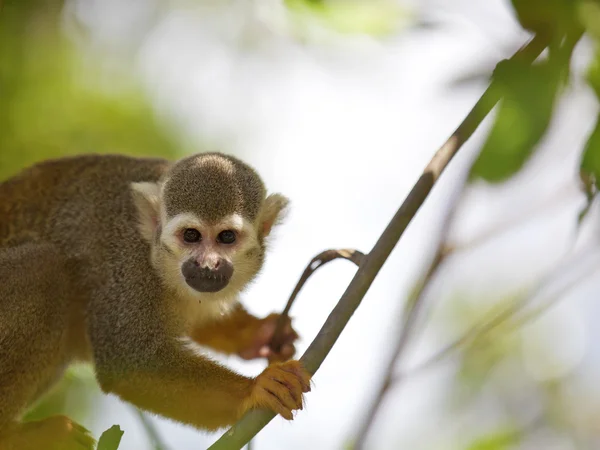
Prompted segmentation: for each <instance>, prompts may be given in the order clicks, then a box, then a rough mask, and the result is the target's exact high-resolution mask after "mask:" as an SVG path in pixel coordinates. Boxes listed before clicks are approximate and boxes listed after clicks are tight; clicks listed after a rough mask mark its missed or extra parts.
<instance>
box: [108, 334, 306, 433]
mask: <svg viewBox="0 0 600 450" xmlns="http://www.w3.org/2000/svg"><path fill="white" fill-rule="evenodd" d="M144 356H145V358H146V359H145V361H143V362H142V361H140V360H139V355H136V360H137V361H136V362H135V364H132V362H131V361H130V362H125V361H122V362H121V363H116V362H113V363H110V364H109V363H108V362H104V363H101V364H98V365H97V367H96V372H97V375H98V380H99V382H100V385H101V386H102V389H103V390H104V391H106V392H112V393H114V394H116V395H118V396H119V397H121V398H122V399H123V400H126V401H128V402H131V403H133V404H135V405H137V406H138V407H140V408H143V409H146V410H149V411H152V412H154V413H157V414H161V415H163V416H166V417H169V418H171V419H174V420H177V421H180V422H183V423H188V424H191V425H194V426H196V427H198V428H204V429H212V430H214V429H217V428H221V427H225V426H228V425H231V424H233V423H234V422H235V421H236V420H237V419H238V418H239V417H241V415H243V413H245V412H246V411H247V410H248V409H252V408H257V407H266V408H270V409H271V410H273V411H275V412H276V413H279V414H281V415H282V416H283V417H284V418H286V419H288V420H290V419H292V418H293V417H292V411H293V410H295V409H302V402H303V399H302V394H303V393H304V392H308V391H309V390H310V375H309V374H308V373H307V372H306V371H305V370H304V369H303V368H302V366H301V365H300V363H299V362H298V361H288V362H285V363H276V364H271V365H270V366H269V367H267V368H266V369H265V370H264V371H263V372H262V373H261V374H260V375H259V376H258V377H256V378H254V379H252V378H247V377H244V376H242V375H239V374H237V373H235V372H233V371H231V370H229V369H227V368H225V367H223V366H220V365H218V364H216V363H214V362H212V361H210V360H208V359H206V358H203V357H201V356H198V355H196V354H194V353H193V352H192V351H191V350H188V349H187V348H186V347H185V346H184V345H183V344H181V345H177V344H175V343H172V344H166V343H165V344H164V345H161V347H159V348H156V347H155V348H154V349H153V351H151V352H148V353H147V354H146V355H144ZM128 366H129V368H128V369H124V368H125V367H128Z"/></svg>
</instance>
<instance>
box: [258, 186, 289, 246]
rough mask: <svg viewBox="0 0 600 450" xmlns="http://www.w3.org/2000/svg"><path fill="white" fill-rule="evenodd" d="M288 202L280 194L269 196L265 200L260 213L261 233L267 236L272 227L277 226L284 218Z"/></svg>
mask: <svg viewBox="0 0 600 450" xmlns="http://www.w3.org/2000/svg"><path fill="white" fill-rule="evenodd" d="M289 203H290V201H289V200H288V199H287V197H284V196H283V195H281V194H271V195H269V196H268V197H267V198H266V199H265V203H264V204H263V210H262V213H261V219H260V221H261V224H260V226H261V231H262V234H263V236H268V235H269V234H270V233H271V230H272V229H273V226H275V225H279V224H280V223H281V222H282V221H283V219H284V218H285V215H286V213H287V212H288V209H289Z"/></svg>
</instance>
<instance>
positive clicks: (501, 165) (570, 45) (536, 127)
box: [471, 0, 600, 197]
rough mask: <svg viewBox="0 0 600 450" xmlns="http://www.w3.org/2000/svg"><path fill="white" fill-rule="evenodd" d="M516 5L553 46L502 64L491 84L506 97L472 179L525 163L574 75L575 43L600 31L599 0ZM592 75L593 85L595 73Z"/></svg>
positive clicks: (588, 166)
mask: <svg viewBox="0 0 600 450" xmlns="http://www.w3.org/2000/svg"><path fill="white" fill-rule="evenodd" d="M512 5H513V7H514V10H515V15H516V17H517V19H518V20H519V22H520V24H521V25H522V26H523V28H524V29H526V30H529V31H531V32H534V33H536V34H539V35H540V36H542V37H543V38H544V39H545V40H546V42H547V45H548V46H549V50H550V51H549V53H548V56H547V57H545V58H542V60H541V61H539V62H537V63H535V64H533V65H530V64H525V63H520V62H518V61H510V62H509V61H502V62H500V63H499V64H498V65H497V67H496V69H495V70H494V72H493V75H492V77H491V83H492V89H494V90H496V91H497V93H498V95H499V97H500V98H502V100H501V103H500V105H499V107H498V111H497V116H496V118H495V122H494V125H493V126H492V129H491V132H490V134H489V136H488V138H487V141H486V142H485V144H484V146H483V148H482V149H481V152H480V155H479V157H478V159H477V161H476V163H475V165H474V166H473V169H472V172H471V179H478V178H481V179H483V180H485V181H488V182H500V181H504V180H506V179H507V178H509V177H511V176H512V175H514V174H515V173H517V172H518V171H519V170H521V169H522V168H523V166H524V164H525V163H526V162H527V160H528V159H529V158H530V157H531V155H532V154H533V152H534V151H535V149H536V148H537V146H538V143H539V142H540V140H541V139H542V138H543V137H544V135H545V133H546V131H547V129H548V126H549V124H550V121H551V119H552V115H553V111H554V107H555V105H556V104H557V100H558V98H559V96H560V94H561V86H562V84H563V82H567V81H568V79H569V72H570V70H569V69H570V62H571V56H572V52H573V49H574V47H575V46H576V44H577V43H578V41H579V40H580V38H581V36H582V34H583V33H584V32H586V31H588V30H589V35H590V36H591V37H594V36H597V35H598V30H600V9H599V5H600V4H599V3H598V1H597V0H512ZM595 64H596V63H593V64H592V66H591V67H592V68H593V67H595ZM592 73H593V71H592ZM589 79H590V82H591V84H592V86H593V83H594V81H593V80H594V77H593V76H591V77H590V78H589ZM597 141H598V132H595V133H593V134H592V136H591V138H590V143H589V144H588V146H587V148H586V150H585V152H584V157H583V158H582V167H581V169H582V170H581V174H582V181H583V186H584V189H585V190H586V193H588V197H589V196H590V192H591V186H595V183H596V181H595V174H596V172H597V171H598V167H597V165H598V164H599V163H600V161H598V162H597V160H600V158H599V157H596V156H595V153H596V150H594V149H595V148H596V147H597V146H598V143H597Z"/></svg>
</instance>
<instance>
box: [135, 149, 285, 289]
mask: <svg viewBox="0 0 600 450" xmlns="http://www.w3.org/2000/svg"><path fill="white" fill-rule="evenodd" d="M132 188H133V193H134V200H135V204H136V207H137V209H138V214H139V218H140V230H141V232H142V235H143V236H144V238H145V239H146V240H147V241H148V242H149V243H150V246H151V249H152V261H153V264H154V265H155V267H156V269H157V270H158V272H159V274H160V275H161V276H162V278H163V280H164V281H165V282H166V283H167V284H168V285H170V286H171V287H173V288H175V289H177V290H179V291H181V290H184V291H185V292H187V293H188V294H190V293H192V294H193V295H197V296H198V297H202V298H211V297H212V298H215V299H223V298H231V297H233V296H235V295H236V294H237V293H238V292H239V291H240V290H242V289H243V288H244V287H245V286H246V285H247V284H248V283H249V282H250V281H251V280H252V279H253V278H254V277H255V276H256V274H257V273H258V271H259V270H260V268H261V267H262V264H263V260H264V253H265V238H266V237H267V236H268V235H269V233H270V231H271V229H272V227H273V225H275V224H277V223H278V222H279V221H280V219H281V217H282V213H283V212H284V210H285V209H286V207H287V204H288V200H287V199H286V198H285V197H283V196H282V195H280V194H271V195H269V196H267V195H266V190H265V187H264V184H263V182H262V180H261V179H260V177H259V176H258V174H257V173H256V172H255V171H254V170H253V169H252V168H251V167H249V166H248V165H246V164H245V163H243V162H242V161H240V160H238V159H237V158H233V157H231V156H226V155H223V154H220V153H204V154H199V155H194V156H191V157H188V158H185V159H182V160H180V161H178V162H177V163H175V164H174V165H173V166H172V167H171V168H170V170H169V171H168V172H167V173H166V174H165V176H164V177H163V178H162V179H161V180H160V181H159V182H157V183H147V182H142V183H133V185H132Z"/></svg>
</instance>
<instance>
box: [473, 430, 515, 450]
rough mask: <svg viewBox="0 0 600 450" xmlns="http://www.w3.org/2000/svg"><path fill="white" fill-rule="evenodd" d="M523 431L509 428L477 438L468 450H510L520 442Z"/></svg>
mask: <svg viewBox="0 0 600 450" xmlns="http://www.w3.org/2000/svg"><path fill="white" fill-rule="evenodd" d="M520 437H521V433H519V432H518V430H514V429H508V430H503V431H498V432H495V433H492V434H489V435H487V436H483V437H480V438H477V439H476V440H475V441H474V442H472V443H471V444H470V445H469V446H468V447H467V450H508V449H511V448H513V447H514V446H515V445H516V444H518V443H519V440H520Z"/></svg>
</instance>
